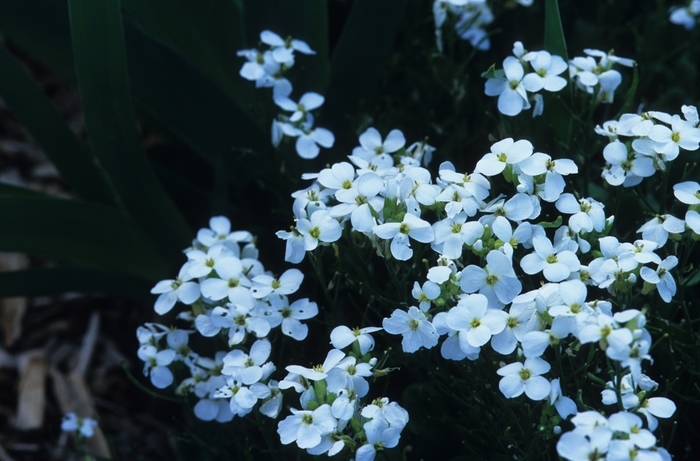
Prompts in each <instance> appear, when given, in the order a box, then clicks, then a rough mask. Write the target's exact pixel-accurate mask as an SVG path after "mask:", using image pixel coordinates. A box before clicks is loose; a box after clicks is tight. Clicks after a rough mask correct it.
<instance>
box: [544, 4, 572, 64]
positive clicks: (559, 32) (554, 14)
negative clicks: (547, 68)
mask: <svg viewBox="0 0 700 461" xmlns="http://www.w3.org/2000/svg"><path fill="white" fill-rule="evenodd" d="M544 49H545V50H547V51H549V52H550V53H552V54H557V55H559V56H561V57H562V58H564V60H565V61H568V60H569V54H568V52H567V50H566V38H565V37H564V27H562V24H561V16H560V15H559V2H558V0H545V2H544Z"/></svg>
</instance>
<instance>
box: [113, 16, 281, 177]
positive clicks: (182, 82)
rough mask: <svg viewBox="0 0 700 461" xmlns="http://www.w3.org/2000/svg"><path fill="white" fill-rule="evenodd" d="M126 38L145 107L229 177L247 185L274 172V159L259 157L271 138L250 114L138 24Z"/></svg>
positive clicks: (136, 90)
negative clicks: (224, 170)
mask: <svg viewBox="0 0 700 461" xmlns="http://www.w3.org/2000/svg"><path fill="white" fill-rule="evenodd" d="M125 34H126V44H127V48H128V50H129V67H130V76H131V81H132V84H133V91H134V95H135V97H136V98H138V100H139V102H140V103H141V105H142V107H143V108H144V109H146V110H147V111H148V112H149V113H150V114H151V115H152V116H153V117H154V118H156V119H157V120H159V121H160V123H162V124H163V125H165V126H166V127H168V129H169V130H170V132H171V133H173V134H174V135H175V136H178V137H179V138H180V139H181V140H182V141H183V142H184V143H185V144H187V145H188V146H189V147H190V148H192V149H193V150H194V151H195V152H197V153H198V154H199V155H200V156H201V157H202V158H204V159H205V160H207V162H208V163H209V164H211V165H212V166H219V165H223V166H224V168H225V169H226V171H227V174H226V176H227V177H229V178H235V179H236V181H238V182H241V183H242V182H246V181H251V180H255V179H256V176H259V173H258V174H257V175H256V174H255V172H256V171H257V172H260V171H263V172H265V171H269V167H266V163H265V162H269V160H268V159H265V158H260V156H259V155H258V154H259V153H260V152H265V151H266V150H269V149H270V148H271V147H270V146H271V143H270V138H269V134H268V133H267V132H262V131H261V129H260V127H258V125H256V124H255V123H254V122H253V121H252V120H251V117H250V115H249V114H248V113H246V112H244V111H242V110H240V109H239V107H238V106H237V105H236V104H235V103H234V102H233V101H232V100H231V99H230V98H229V97H228V95H226V94H225V93H224V92H223V91H222V90H221V88H219V87H218V86H217V85H215V84H214V83H213V82H212V81H211V80H210V79H209V78H207V77H206V76H205V75H204V74H202V73H201V72H200V71H199V70H197V69H196V68H194V67H192V65H191V64H190V63H189V62H187V61H186V60H185V59H183V58H182V57H181V56H180V55H178V54H177V53H175V52H174V51H172V50H171V49H169V48H168V47H166V46H164V45H162V44H161V43H159V42H158V41H156V40H153V39H152V38H151V37H149V36H148V35H147V34H145V33H144V32H143V31H142V30H141V29H140V28H139V27H138V26H135V25H133V24H130V23H128V22H127V23H125ZM247 83H250V84H251V85H252V83H251V82H247ZM265 127H266V128H267V124H266V125H265ZM234 149H235V150H234ZM268 165H269V163H268Z"/></svg>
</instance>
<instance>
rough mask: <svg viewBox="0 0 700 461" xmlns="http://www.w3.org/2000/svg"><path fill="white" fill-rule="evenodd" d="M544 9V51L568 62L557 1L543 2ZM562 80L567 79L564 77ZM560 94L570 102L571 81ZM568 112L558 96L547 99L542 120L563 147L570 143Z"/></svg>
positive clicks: (570, 126) (570, 119)
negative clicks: (564, 95) (545, 121)
mask: <svg viewBox="0 0 700 461" xmlns="http://www.w3.org/2000/svg"><path fill="white" fill-rule="evenodd" d="M544 9H545V13H544V14H545V16H544V49H545V50H547V51H549V52H550V53H551V54H556V55H559V56H561V57H562V58H564V61H566V62H568V61H569V54H568V52H567V49H566V38H565V37H564V28H563V27H562V23H561V16H560V15H559V2H558V0H545V3H544ZM564 78H567V77H566V76H564ZM567 80H568V79H567ZM561 94H566V99H567V100H568V101H569V102H571V100H572V95H573V92H572V88H571V80H569V81H568V84H567V88H566V89H565V90H564V91H563V92H562V93H561ZM568 112H569V111H568V110H567V108H566V103H565V102H564V101H563V100H562V99H561V96H560V95H556V97H552V98H548V100H547V104H546V106H545V110H544V119H545V120H547V123H548V124H549V126H550V127H551V128H552V130H553V131H554V133H555V134H556V136H557V137H558V138H559V140H560V142H562V143H563V144H564V145H565V146H568V145H569V144H570V143H571V136H572V130H573V119H572V117H571V116H570V115H569V113H568Z"/></svg>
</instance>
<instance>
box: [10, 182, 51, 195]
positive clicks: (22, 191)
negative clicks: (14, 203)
mask: <svg viewBox="0 0 700 461" xmlns="http://www.w3.org/2000/svg"><path fill="white" fill-rule="evenodd" d="M0 195H13V196H17V195H42V193H41V192H39V191H36V190H34V189H30V188H28V187H21V186H14V185H12V184H7V183H4V182H0Z"/></svg>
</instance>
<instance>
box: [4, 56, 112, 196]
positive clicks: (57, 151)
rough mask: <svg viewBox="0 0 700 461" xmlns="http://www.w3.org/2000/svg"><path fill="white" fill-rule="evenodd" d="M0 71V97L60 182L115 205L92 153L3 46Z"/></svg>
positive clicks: (81, 192)
mask: <svg viewBox="0 0 700 461" xmlns="http://www.w3.org/2000/svg"><path fill="white" fill-rule="evenodd" d="M0 68H1V69H2V72H0V95H2V98H3V100H4V101H5V103H6V104H7V106H8V107H9V108H10V110H11V111H12V113H13V114H14V115H15V116H16V117H17V118H18V119H19V121H20V122H21V123H22V125H24V127H25V128H26V129H27V130H28V131H29V133H30V134H31V135H32V137H33V138H34V140H35V141H36V142H37V143H38V144H39V145H40V146H41V148H42V149H43V150H44V152H45V153H46V155H47V156H48V158H49V159H50V160H51V163H53V164H54V166H55V167H56V168H57V169H58V171H59V172H60V174H61V177H62V178H63V180H64V181H66V183H68V184H69V185H70V186H71V187H72V188H73V190H74V191H75V192H76V193H77V194H78V195H80V196H81V197H83V198H85V199H90V200H96V201H98V202H101V203H105V204H110V205H112V204H114V197H113V195H112V192H111V190H110V188H109V185H108V184H107V181H105V178H104V176H103V175H102V172H101V171H100V170H99V168H98V167H97V164H96V163H95V161H94V159H93V157H92V154H91V153H90V152H89V151H88V149H87V147H86V146H85V144H84V143H83V142H82V141H81V140H80V139H78V138H77V137H76V136H75V134H74V133H73V132H72V131H71V130H70V128H69V127H68V125H67V124H66V122H65V120H63V117H62V116H61V114H59V113H58V111H57V110H56V108H55V107H54V106H53V104H52V103H51V101H49V100H48V98H47V97H46V96H45V95H44V94H43V92H42V91H41V90H40V89H39V87H38V86H37V85H36V83H35V82H34V81H33V80H32V78H31V77H30V76H29V75H27V73H26V72H25V71H24V69H22V67H21V66H20V65H19V63H17V61H15V59H14V58H13V57H12V56H11V55H10V53H9V52H8V51H7V49H5V47H4V46H0Z"/></svg>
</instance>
